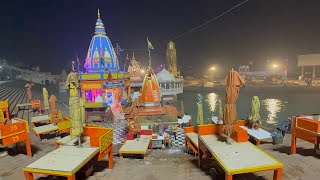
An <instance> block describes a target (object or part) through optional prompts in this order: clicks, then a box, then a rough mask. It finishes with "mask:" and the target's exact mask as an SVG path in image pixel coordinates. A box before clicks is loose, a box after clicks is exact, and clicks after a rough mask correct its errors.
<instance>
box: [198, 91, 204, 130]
mask: <svg viewBox="0 0 320 180" xmlns="http://www.w3.org/2000/svg"><path fill="white" fill-rule="evenodd" d="M197 105H198V116H197V122H198V125H202V124H203V109H202V95H201V94H197Z"/></svg>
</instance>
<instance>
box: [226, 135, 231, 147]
mask: <svg viewBox="0 0 320 180" xmlns="http://www.w3.org/2000/svg"><path fill="white" fill-rule="evenodd" d="M227 144H228V145H231V143H230V133H228V137H227Z"/></svg>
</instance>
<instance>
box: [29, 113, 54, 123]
mask: <svg viewBox="0 0 320 180" xmlns="http://www.w3.org/2000/svg"><path fill="white" fill-rule="evenodd" d="M48 120H50V117H49V116H48V115H42V116H35V117H31V122H32V123H41V122H44V121H48Z"/></svg>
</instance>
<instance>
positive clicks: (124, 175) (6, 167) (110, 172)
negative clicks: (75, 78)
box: [0, 82, 320, 180]
mask: <svg viewBox="0 0 320 180" xmlns="http://www.w3.org/2000/svg"><path fill="white" fill-rule="evenodd" d="M23 85H24V82H21V83H10V84H7V85H6V84H2V86H6V88H7V87H8V86H10V87H16V88H23ZM41 88H42V86H35V87H34V89H33V90H34V91H33V92H34V94H35V97H36V98H39V99H42V98H41V96H42V91H41ZM195 88H197V87H195ZM220 89H221V91H223V92H225V86H221V88H220ZM245 89H249V90H250V88H247V87H246V88H242V89H241V91H240V93H241V92H243V91H244V90H245ZM262 90H263V89H262ZM262 90H260V91H262ZM10 91H12V92H15V91H14V90H12V89H10ZM48 91H49V94H54V95H57V97H58V102H57V107H58V108H59V109H60V110H62V111H63V114H64V115H68V110H67V108H66V107H65V105H63V104H62V103H61V102H63V101H66V100H67V99H66V97H65V95H64V96H59V94H58V91H57V90H55V89H54V88H48ZM262 92H263V91H262ZM13 94H14V93H13ZM7 97H9V96H4V98H7ZM10 97H11V96H10ZM12 97H14V98H19V97H18V96H14V95H12ZM60 98H65V99H60ZM17 100H19V99H17ZM23 100H24V99H23ZM10 102H15V101H14V99H11V100H10ZM19 102H20V101H19ZM21 102H24V101H21ZM13 109H14V108H13ZM22 114H24V115H23V116H22ZM17 115H18V117H20V118H21V117H22V118H24V119H27V120H30V119H31V117H32V116H34V115H37V114H33V113H32V112H29V111H27V110H26V111H25V113H18V114H17ZM31 127H32V126H31V125H30V126H29V128H31ZM30 138H31V145H32V153H33V157H32V158H29V157H27V156H26V155H25V153H26V152H25V147H24V143H20V145H19V146H20V152H19V153H16V152H14V149H13V147H11V149H10V150H9V154H10V156H6V157H4V158H1V159H0V179H1V180H20V179H24V176H23V171H22V168H24V167H25V166H27V165H29V164H30V163H32V162H34V161H36V160H37V159H39V158H41V157H42V156H44V155H46V154H47V153H48V152H51V151H53V150H54V149H55V143H54V142H55V140H54V139H49V140H46V139H44V140H39V139H37V138H36V136H35V135H34V133H33V131H31V129H30ZM290 147H291V135H290V134H288V135H286V136H285V138H284V143H283V144H281V145H273V144H271V140H269V141H267V142H263V143H262V144H261V145H260V148H261V149H263V150H265V151H266V152H267V153H269V154H270V155H272V156H273V157H275V158H277V159H278V160H279V161H280V162H282V163H283V165H284V167H283V168H284V169H283V177H282V179H284V180H292V179H308V180H313V179H315V180H316V179H319V178H318V177H319V176H320V171H319V167H320V158H319V156H316V155H315V154H314V153H313V145H312V144H310V143H308V142H305V141H302V140H299V139H298V141H297V147H298V148H297V154H295V155H289V153H290ZM118 151H119V146H117V147H115V148H114V168H113V169H106V168H105V167H106V164H107V162H106V161H107V159H104V160H103V161H102V162H98V163H97V164H96V166H95V172H94V174H93V175H91V176H90V177H88V178H87V179H89V180H90V179H91V180H97V179H99V180H100V179H101V180H103V179H111V180H127V179H130V180H211V179H223V178H224V173H223V170H222V169H221V168H220V167H219V166H218V164H217V162H215V161H214V160H213V159H208V160H204V161H203V163H202V167H201V168H198V167H197V158H195V157H194V156H193V155H191V154H186V153H184V149H169V150H168V149H167V150H153V151H150V150H149V151H148V156H147V158H146V159H145V160H143V159H122V160H120V159H119V157H118ZM272 174H273V172H272V171H264V172H256V173H249V174H242V175H236V176H234V179H235V180H244V179H266V180H269V179H272ZM35 179H63V178H54V177H50V178H48V177H46V178H44V177H41V176H36V178H35Z"/></svg>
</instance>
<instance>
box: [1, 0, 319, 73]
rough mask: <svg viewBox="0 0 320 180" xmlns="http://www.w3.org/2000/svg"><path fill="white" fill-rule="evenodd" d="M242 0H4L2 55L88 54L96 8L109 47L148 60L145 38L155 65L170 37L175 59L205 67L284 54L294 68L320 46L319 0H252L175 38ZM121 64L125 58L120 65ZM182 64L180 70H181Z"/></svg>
mask: <svg viewBox="0 0 320 180" xmlns="http://www.w3.org/2000/svg"><path fill="white" fill-rule="evenodd" d="M242 1H243V0H201V1H192V0H176V1H174V0H127V1H124V0H91V1H88V0H86V1H84V0H83V1H81V0H41V1H37V0H32V1H31V0H19V1H18V0H1V1H0V58H5V59H7V61H9V63H10V62H12V61H14V62H19V61H21V62H24V63H25V64H30V65H40V68H41V70H43V71H53V72H58V71H60V70H61V69H62V68H66V67H67V66H68V65H70V64H71V61H73V60H75V59H76V58H75V54H76V53H77V54H78V56H79V58H80V60H82V64H83V60H84V58H85V56H86V53H87V50H88V46H89V43H90V40H91V37H92V36H93V35H94V27H95V22H96V19H97V9H98V8H100V12H101V19H102V20H103V23H104V25H105V27H106V31H107V35H108V36H109V38H110V39H111V41H112V43H113V45H114V47H115V45H116V43H119V44H120V46H121V47H122V48H123V49H125V50H126V51H124V52H123V54H122V56H123V58H124V57H125V54H126V53H127V52H128V53H130V54H131V53H132V51H133V50H135V54H136V58H138V60H139V61H141V63H142V64H147V57H148V51H147V47H146V37H147V36H148V37H149V40H150V41H151V42H152V44H153V46H154V48H155V51H153V52H152V57H153V63H154V64H155V65H157V64H160V63H164V62H165V48H166V43H167V42H168V41H169V40H172V39H174V42H175V43H176V48H177V56H178V66H179V67H182V68H186V67H189V66H191V67H192V71H193V72H198V73H201V72H205V71H207V69H208V66H209V65H211V64H217V65H218V66H219V68H220V70H226V68H231V67H233V68H236V69H237V68H238V66H239V65H240V64H247V63H248V62H249V61H254V63H255V64H256V66H257V67H259V66H261V68H262V67H263V65H264V63H265V62H266V60H267V59H271V58H274V57H285V58H288V59H289V66H290V67H291V69H294V68H295V67H296V55H298V54H308V53H320V11H319V7H320V1H316V0H308V1H302V0H281V1H279V0H249V1H248V2H247V3H245V4H243V5H242V6H241V7H239V8H237V9H235V10H233V11H232V12H231V13H228V14H226V15H225V16H223V17H221V18H219V19H218V20H216V21H214V22H212V23H210V24H208V25H206V26H204V27H202V28H200V29H198V30H196V31H194V32H192V33H191V34H187V35H185V36H182V37H180V38H178V39H175V37H177V36H179V35H180V34H182V33H184V32H186V31H188V30H190V29H192V28H194V27H196V26H198V25H200V24H201V23H203V22H205V21H207V20H210V19H211V18H213V17H215V16H217V15H219V14H221V13H223V12H224V11H226V10H228V9H230V8H231V7H232V6H235V5H236V4H238V3H240V2H242ZM121 66H122V65H121ZM184 71H185V70H184Z"/></svg>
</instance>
